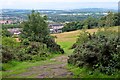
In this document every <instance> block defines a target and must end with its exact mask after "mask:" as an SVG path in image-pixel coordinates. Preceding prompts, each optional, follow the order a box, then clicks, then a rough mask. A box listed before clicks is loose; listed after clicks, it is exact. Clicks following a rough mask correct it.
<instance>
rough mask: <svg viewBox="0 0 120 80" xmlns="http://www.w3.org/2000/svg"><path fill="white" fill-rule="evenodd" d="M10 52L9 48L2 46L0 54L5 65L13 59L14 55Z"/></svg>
mask: <svg viewBox="0 0 120 80" xmlns="http://www.w3.org/2000/svg"><path fill="white" fill-rule="evenodd" d="M12 52H13V51H12V50H11V49H10V48H8V47H6V46H2V50H1V53H2V62H3V63H6V62H8V61H10V60H12V59H13V58H14V55H13V53H12Z"/></svg>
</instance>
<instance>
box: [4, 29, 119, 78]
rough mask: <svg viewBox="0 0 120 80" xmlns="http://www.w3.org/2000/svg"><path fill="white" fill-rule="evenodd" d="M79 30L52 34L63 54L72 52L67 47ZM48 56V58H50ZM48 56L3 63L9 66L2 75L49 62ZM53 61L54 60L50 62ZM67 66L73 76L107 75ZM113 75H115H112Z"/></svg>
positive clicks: (17, 72)
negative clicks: (36, 59) (37, 59)
mask: <svg viewBox="0 0 120 80" xmlns="http://www.w3.org/2000/svg"><path fill="white" fill-rule="evenodd" d="M117 28H118V27H114V28H111V29H114V30H118V29H117ZM97 30H98V29H89V30H87V31H88V32H90V33H93V32H96V31H97ZM80 32H81V31H80V30H77V31H72V32H65V33H60V34H52V35H53V36H57V38H56V42H57V43H58V44H59V45H61V47H62V48H63V49H64V50H65V53H66V54H64V55H70V54H72V51H73V50H70V49H69V48H70V47H71V46H72V45H73V44H74V43H75V42H76V39H77V37H78V35H79V33H80ZM56 56H61V55H59V54H56V55H55V54H53V55H52V56H51V57H56ZM51 57H50V58H51ZM50 58H49V59H47V60H46V61H37V62H15V64H16V65H15V66H13V65H14V64H13V65H8V64H5V66H6V67H9V66H10V68H8V69H7V70H8V71H7V72H3V73H2V74H3V77H7V76H9V75H13V74H19V73H22V72H25V71H26V68H29V67H31V66H37V65H43V64H47V63H51V62H52V61H50ZM52 63H54V62H52ZM67 68H68V69H69V70H70V71H72V72H73V73H74V75H75V76H74V77H81V78H82V77H96V76H99V77H101V76H103V77H109V76H107V75H104V74H101V73H98V72H96V73H95V74H94V75H92V76H91V75H89V74H88V72H89V71H88V72H87V71H86V69H85V68H77V67H74V66H70V65H68V66H67ZM113 77H115V76H113Z"/></svg>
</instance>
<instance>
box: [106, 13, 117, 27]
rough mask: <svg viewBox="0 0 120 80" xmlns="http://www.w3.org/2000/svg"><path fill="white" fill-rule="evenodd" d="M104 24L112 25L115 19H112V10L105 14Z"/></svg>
mask: <svg viewBox="0 0 120 80" xmlns="http://www.w3.org/2000/svg"><path fill="white" fill-rule="evenodd" d="M105 25H106V26H108V27H109V26H110V27H111V26H114V25H115V21H114V14H113V13H112V12H108V15H107V16H106V21H105Z"/></svg>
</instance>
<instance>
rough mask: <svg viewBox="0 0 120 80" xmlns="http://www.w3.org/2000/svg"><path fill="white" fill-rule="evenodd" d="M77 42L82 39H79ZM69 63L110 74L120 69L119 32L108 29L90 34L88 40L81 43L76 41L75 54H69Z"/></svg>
mask: <svg viewBox="0 0 120 80" xmlns="http://www.w3.org/2000/svg"><path fill="white" fill-rule="evenodd" d="M80 38H82V37H80ZM77 42H81V41H79V39H78V41H77ZM68 63H70V64H73V65H76V66H79V67H80V66H82V67H83V66H87V67H89V68H92V69H93V70H96V69H97V70H99V71H101V72H103V73H105V74H109V75H110V74H113V73H114V72H115V71H116V70H119V69H120V37H118V33H117V32H112V31H107V30H106V31H100V32H98V33H96V34H94V35H89V36H88V40H86V41H85V42H84V43H82V44H81V45H80V44H79V43H78V44H77V43H76V48H75V50H74V54H72V55H71V56H69V59H68Z"/></svg>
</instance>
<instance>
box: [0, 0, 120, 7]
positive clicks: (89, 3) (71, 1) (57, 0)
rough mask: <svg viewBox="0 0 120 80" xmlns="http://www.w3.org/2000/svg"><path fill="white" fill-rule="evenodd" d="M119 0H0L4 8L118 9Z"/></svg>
mask: <svg viewBox="0 0 120 80" xmlns="http://www.w3.org/2000/svg"><path fill="white" fill-rule="evenodd" d="M118 2H119V0H0V8H4V9H80V8H109V9H117V8H118Z"/></svg>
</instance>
